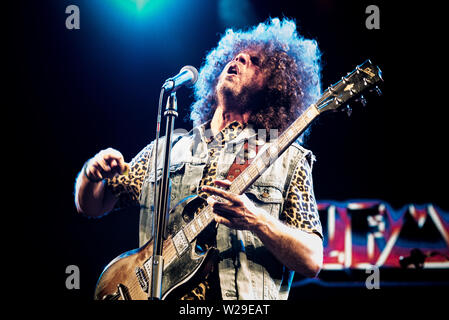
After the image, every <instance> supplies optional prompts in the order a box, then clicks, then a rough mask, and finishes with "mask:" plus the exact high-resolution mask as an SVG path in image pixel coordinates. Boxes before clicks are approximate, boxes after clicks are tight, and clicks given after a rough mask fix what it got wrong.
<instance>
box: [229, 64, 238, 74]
mask: <svg viewBox="0 0 449 320" xmlns="http://www.w3.org/2000/svg"><path fill="white" fill-rule="evenodd" d="M238 73H239V69H238V67H237V65H235V64H232V65H230V66H229V68H228V74H235V75H237V74H238Z"/></svg>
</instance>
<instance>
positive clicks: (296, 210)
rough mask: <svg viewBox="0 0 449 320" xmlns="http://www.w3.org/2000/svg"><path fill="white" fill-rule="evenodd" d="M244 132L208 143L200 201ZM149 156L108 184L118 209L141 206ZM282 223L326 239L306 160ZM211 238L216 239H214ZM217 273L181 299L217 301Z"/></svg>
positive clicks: (229, 130) (230, 131)
mask: <svg viewBox="0 0 449 320" xmlns="http://www.w3.org/2000/svg"><path fill="white" fill-rule="evenodd" d="M243 129H244V127H243V125H242V124H240V123H239V122H236V121H235V122H232V123H231V124H229V125H228V126H227V127H225V128H223V129H222V130H221V131H220V132H219V133H218V134H217V135H215V136H214V137H212V138H210V139H207V143H208V152H209V162H208V164H207V165H206V166H205V168H204V171H203V176H202V179H201V180H200V183H199V188H198V190H199V193H198V195H199V196H200V197H202V198H204V199H207V197H208V195H207V193H206V192H204V191H202V190H201V187H202V186H204V185H208V186H213V185H214V180H215V178H216V173H217V162H218V158H219V155H220V153H221V151H222V149H223V146H224V144H225V142H228V141H232V140H233V139H235V138H236V137H237V135H238V134H239V133H240V132H241V131H242V130H243ZM150 153H151V147H150V145H149V146H147V147H146V148H144V149H143V150H142V151H141V152H140V153H139V154H138V155H137V156H136V157H135V158H134V159H133V160H132V161H131V163H130V170H129V173H128V175H126V176H125V175H119V176H116V177H114V178H112V179H107V180H106V186H107V188H108V189H109V190H110V191H111V192H112V193H113V194H114V195H115V196H116V197H117V198H118V203H117V205H116V207H120V208H123V207H128V206H135V205H137V206H138V205H139V196H140V191H141V188H142V183H143V178H144V175H145V173H146V171H147V166H148V160H149V158H150ZM199 210H201V208H198V210H197V211H198V212H199ZM280 219H281V221H284V223H286V224H288V225H290V226H292V227H295V228H299V229H301V230H303V231H306V232H309V233H315V234H317V235H319V236H320V237H321V238H323V236H322V229H321V223H320V219H319V215H318V210H317V208H316V204H315V198H314V193H313V185H312V173H311V169H310V166H309V165H308V163H307V161H305V160H304V161H302V162H301V163H300V164H298V166H297V168H296V170H295V171H294V173H293V176H292V181H291V183H290V187H289V190H288V192H287V198H286V201H285V204H284V210H283V211H282V213H281V215H280ZM205 231H206V230H205ZM208 232H209V234H207V235H206V237H204V238H209V239H210V238H211V236H212V234H211V230H208ZM203 233H204V232H203ZM200 236H201V235H200ZM212 238H213V239H214V238H215V237H212ZM199 242H202V243H203V245H204V246H205V248H207V247H208V246H212V245H214V240H213V241H212V242H207V241H206V242H204V241H199ZM216 271H217V270H216V268H215V270H213V272H212V273H211V274H210V275H208V276H207V277H206V279H205V280H204V281H202V282H201V283H200V284H199V285H198V286H196V287H195V288H194V289H193V290H191V291H190V292H189V293H187V294H186V295H185V296H183V297H182V299H186V300H203V299H206V298H207V299H209V298H211V296H212V297H216V296H217V294H219V293H217V292H216V290H214V287H215V288H216V287H217V285H219V282H218V275H217V272H216Z"/></svg>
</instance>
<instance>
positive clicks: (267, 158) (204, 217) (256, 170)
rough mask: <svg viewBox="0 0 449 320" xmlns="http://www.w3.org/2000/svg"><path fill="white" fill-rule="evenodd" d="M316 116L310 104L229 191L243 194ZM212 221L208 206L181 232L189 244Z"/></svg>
mask: <svg viewBox="0 0 449 320" xmlns="http://www.w3.org/2000/svg"><path fill="white" fill-rule="evenodd" d="M318 115H319V111H318V109H317V108H316V106H315V105H314V104H312V105H311V106H310V107H309V108H308V109H307V110H306V111H305V112H304V113H303V114H302V115H301V116H300V117H299V118H298V119H296V120H295V121H294V122H293V123H292V124H291V125H290V126H289V127H288V128H287V129H286V130H285V131H284V132H283V133H282V134H281V135H280V136H279V137H278V138H277V139H276V140H275V141H273V142H270V143H267V144H266V147H265V148H264V149H263V150H262V151H261V152H259V154H258V155H257V156H256V157H255V158H254V160H253V161H252V162H251V164H250V165H248V167H247V168H246V169H245V170H244V171H243V172H242V173H240V174H239V175H238V176H237V177H236V178H235V179H234V181H232V183H231V185H230V187H229V191H230V192H232V193H235V194H239V195H240V194H243V193H244V192H245V191H246V189H248V187H249V186H251V184H252V183H253V182H254V181H256V180H257V179H258V178H259V177H260V176H261V175H262V174H263V173H264V172H265V170H266V169H267V168H268V167H269V166H270V165H271V164H272V163H273V162H274V161H275V160H276V159H277V158H278V157H279V156H280V155H281V154H282V153H283V152H284V151H285V150H286V149H287V148H288V147H289V146H290V145H291V144H292V143H293V142H294V141H296V139H298V137H299V136H300V135H301V134H302V133H303V132H304V130H305V129H306V128H307V127H308V125H309V124H310V123H311V122H312V121H313V120H314V119H315V118H316V117H317V116H318ZM213 220H214V215H213V213H212V207H211V206H209V205H208V206H206V207H205V208H204V209H203V210H201V211H200V212H199V213H198V214H197V215H196V217H195V218H194V219H192V221H190V222H189V223H188V224H186V225H185V226H184V228H183V230H184V233H185V235H186V237H187V239H188V240H189V242H191V241H192V240H194V239H195V238H196V237H197V236H198V235H199V234H200V232H201V231H203V230H204V228H206V227H207V226H208V225H209V223H211V222H212V221H213Z"/></svg>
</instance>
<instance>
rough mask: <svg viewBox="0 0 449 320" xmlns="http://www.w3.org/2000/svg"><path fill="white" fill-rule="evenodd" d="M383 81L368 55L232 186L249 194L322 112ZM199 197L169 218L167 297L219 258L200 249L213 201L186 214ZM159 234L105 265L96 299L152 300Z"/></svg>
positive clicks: (164, 291) (164, 295)
mask: <svg viewBox="0 0 449 320" xmlns="http://www.w3.org/2000/svg"><path fill="white" fill-rule="evenodd" d="M381 81H382V76H381V71H380V69H379V68H378V67H377V66H374V65H373V64H372V63H371V61H369V60H367V61H365V62H364V63H363V64H361V65H359V66H357V68H356V69H355V70H353V71H352V72H351V73H348V74H347V75H346V76H345V77H342V79H341V80H340V81H338V82H337V83H335V84H334V85H332V86H330V87H329V88H328V89H327V90H325V92H324V93H323V94H322V96H321V97H320V99H318V101H317V102H316V103H314V104H312V105H311V106H309V107H308V108H307V109H306V110H305V112H304V113H303V114H302V115H301V116H300V117H299V118H298V119H296V120H295V121H294V122H293V123H292V124H291V125H290V126H289V127H288V128H287V129H286V130H285V131H284V132H283V133H282V134H281V135H280V136H279V137H278V138H277V139H276V140H275V141H274V142H271V143H267V144H266V145H265V146H264V147H265V148H263V149H262V150H260V151H259V153H258V154H257V156H256V157H255V158H254V159H253V161H252V162H251V163H250V164H249V165H248V166H247V167H246V169H245V170H243V171H242V172H241V173H240V174H239V175H238V176H237V177H235V179H234V180H233V181H232V183H231V185H230V187H229V191H230V192H232V193H235V194H239V195H240V194H243V193H244V192H245V190H246V189H247V188H248V187H249V186H250V185H251V184H252V183H253V182H254V181H255V180H257V178H259V177H260V176H261V175H262V174H263V173H264V172H265V170H266V169H267V168H268V167H269V166H270V164H271V163H273V162H274V161H275V160H276V159H277V158H278V157H279V156H280V155H281V154H282V153H283V152H284V151H285V150H286V149H287V148H288V147H289V146H290V145H291V144H292V143H293V142H294V141H295V140H296V139H297V138H298V137H299V136H300V135H301V134H302V133H303V132H304V130H305V129H307V127H308V126H309V125H310V124H311V123H312V121H313V120H314V119H316V118H317V117H318V116H319V115H321V114H323V113H326V112H329V111H337V110H345V111H348V112H350V109H348V107H346V106H345V103H346V102H348V101H349V100H359V101H360V102H362V103H363V104H364V103H365V99H364V98H363V96H362V95H361V93H362V92H364V91H366V90H368V89H371V91H373V90H375V91H377V93H380V90H379V88H378V87H377V86H376V84H377V83H379V82H381ZM200 201H204V200H203V199H201V198H199V197H192V198H191V199H190V201H184V202H183V203H182V204H180V205H178V206H177V207H175V208H173V209H172V212H171V213H170V218H171V220H170V221H169V224H168V234H169V235H168V236H167V239H166V240H165V241H164V242H163V258H164V266H163V278H162V294H161V298H162V299H170V298H176V297H180V296H181V295H182V294H184V293H185V292H186V290H185V289H186V288H187V287H188V286H189V285H191V284H192V283H197V282H198V280H201V279H203V278H204V277H205V275H206V274H207V273H208V272H209V270H210V268H211V267H212V266H213V265H214V263H215V261H216V258H217V254H216V253H217V249H215V248H209V249H208V250H207V251H206V252H205V253H204V254H201V255H200V254H197V253H196V251H195V247H196V245H195V242H196V238H197V236H198V235H199V234H200V233H201V231H203V230H204V229H205V228H206V227H207V226H208V225H209V224H210V223H211V222H212V221H213V220H214V218H213V213H212V208H211V207H210V206H208V205H206V206H204V208H203V209H202V210H201V211H200V212H199V213H197V214H196V215H195V216H194V217H193V218H192V219H191V220H190V221H189V222H185V221H184V220H183V219H182V216H183V214H185V213H187V214H188V213H192V212H194V211H195V210H197V208H198V207H199V204H200ZM152 260H153V240H150V241H149V242H147V243H146V244H145V245H143V246H142V247H140V248H138V249H135V250H131V251H128V252H125V253H123V254H122V255H120V256H118V257H117V258H115V259H114V260H113V261H111V262H110V263H109V264H108V265H107V266H106V267H105V269H104V270H103V272H102V274H101V276H100V278H99V280H98V282H97V286H96V289H95V296H94V298H95V299H96V300H147V299H148V297H149V296H151V287H152V286H151V281H152V266H153V261H152Z"/></svg>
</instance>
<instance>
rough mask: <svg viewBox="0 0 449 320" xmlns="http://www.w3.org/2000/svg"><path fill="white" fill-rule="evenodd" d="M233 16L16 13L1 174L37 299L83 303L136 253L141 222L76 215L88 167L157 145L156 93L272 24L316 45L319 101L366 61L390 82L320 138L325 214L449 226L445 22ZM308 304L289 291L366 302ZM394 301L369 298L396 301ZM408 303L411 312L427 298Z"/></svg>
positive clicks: (405, 10)
mask: <svg viewBox="0 0 449 320" xmlns="http://www.w3.org/2000/svg"><path fill="white" fill-rule="evenodd" d="M228 2H229V3H231V6H229V7H228V8H227V9H226V10H225V11H222V14H221V15H220V14H219V1H208V0H192V1H173V2H171V1H168V0H167V1H166V3H165V4H160V3H161V2H160V1H159V2H158V1H155V2H154V3H155V4H158V3H159V5H158V6H159V7H158V8H157V10H155V12H151V13H148V14H147V17H146V18H145V17H144V16H143V15H138V14H137V13H136V12H134V11H133V10H132V8H131V7H129V6H130V5H129V3H132V1H126V0H122V1H115V2H114V1H99V0H90V1H87V0H86V1H81V0H70V1H50V0H48V1H29V2H27V3H21V4H20V5H19V7H18V8H15V9H14V10H9V11H7V13H8V15H10V17H9V18H12V19H11V22H10V24H9V27H8V29H7V33H8V35H11V36H12V37H11V40H12V41H11V42H10V44H11V46H10V47H9V48H10V49H11V50H9V49H8V50H7V51H8V53H12V59H10V60H7V61H5V62H6V67H7V68H11V69H12V71H13V73H12V76H11V78H10V81H9V83H10V84H13V88H12V89H11V90H8V94H12V97H13V99H11V100H10V102H9V103H8V106H9V109H10V110H12V111H13V112H16V113H17V115H16V116H15V117H16V118H15V119H18V120H19V121H18V123H17V125H16V126H14V129H11V130H10V131H8V132H7V133H6V136H5V138H7V140H10V139H9V138H8V136H14V138H15V139H14V141H15V142H14V149H12V150H11V153H10V154H8V156H7V157H8V159H7V160H8V162H9V161H11V162H12V163H13V166H14V168H16V170H15V171H14V172H19V173H20V177H22V176H23V178H21V179H14V180H15V181H17V180H19V185H18V186H17V188H16V189H15V190H16V192H14V195H16V196H18V200H16V203H15V205H16V209H15V210H14V213H13V214H12V215H13V216H14V217H19V218H21V219H20V222H19V223H18V224H16V225H14V226H10V227H9V226H8V227H7V229H9V228H11V229H12V230H13V232H14V233H15V234H17V238H18V241H14V242H13V241H12V240H11V242H13V243H11V244H10V245H11V246H12V247H14V248H15V249H14V251H15V252H18V253H19V255H20V258H22V259H23V260H24V261H25V262H24V265H25V266H26V268H25V269H26V274H27V275H28V276H30V275H32V279H33V285H32V287H34V288H38V290H39V293H40V294H38V295H37V297H38V298H48V299H50V300H61V301H89V300H90V299H91V298H92V296H93V292H94V288H95V283H96V280H97V279H98V276H99V275H100V273H101V271H102V269H103V267H104V266H105V265H106V264H107V263H108V262H109V261H110V260H111V259H113V258H114V257H115V256H117V255H118V254H120V253H122V252H124V251H127V250H129V249H133V248H135V247H137V245H138V212H137V211H135V210H126V211H120V212H113V213H111V214H109V215H108V216H106V217H105V218H103V219H99V220H95V219H87V218H84V217H81V216H79V215H77V213H76V210H75V206H74V200H73V186H74V181H75V177H76V175H77V173H78V172H79V170H80V169H81V167H82V165H83V163H84V162H85V161H86V160H87V159H88V158H90V157H92V156H93V155H94V154H95V153H97V152H98V151H99V150H101V149H105V148H107V147H113V148H115V149H118V150H120V151H121V152H122V153H123V155H124V156H125V160H126V161H129V160H131V158H132V157H133V156H134V155H135V154H137V152H139V151H140V150H141V149H142V148H143V147H145V146H146V145H147V144H148V143H149V142H150V141H151V140H152V139H153V138H154V133H155V114H156V108H157V101H158V95H159V88H160V86H161V84H162V83H163V81H164V80H165V79H166V78H168V77H170V76H172V75H174V74H176V73H177V72H178V71H179V69H180V68H181V67H182V66H184V65H187V64H190V65H194V66H196V67H198V68H199V67H200V65H201V63H202V59H203V58H204V56H205V54H206V52H207V51H209V50H210V49H212V48H213V47H215V45H216V43H217V41H218V40H219V38H220V36H221V35H222V34H223V32H224V31H225V29H226V28H227V27H231V26H236V27H237V28H240V27H247V26H251V25H254V24H257V23H259V22H262V21H264V20H265V19H267V18H268V17H270V16H271V17H282V16H286V17H290V18H294V19H296V22H297V25H298V28H299V32H300V33H301V34H302V35H304V36H305V37H307V38H314V39H316V40H317V41H318V44H319V47H320V49H321V51H322V84H323V88H326V87H327V86H328V85H330V84H332V83H335V82H336V81H338V80H339V79H340V77H341V76H343V75H345V74H346V73H347V72H349V71H351V70H353V69H354V68H355V66H356V65H358V64H360V63H362V62H363V61H364V60H366V59H367V58H369V59H371V61H373V63H375V64H377V65H379V66H380V67H381V69H382V71H383V77H384V80H385V83H384V85H383V87H382V91H383V96H381V97H371V98H369V97H368V105H367V107H365V108H361V107H360V106H354V111H353V115H352V117H350V118H348V117H346V116H345V115H344V114H332V115H329V116H326V117H322V118H320V119H319V120H318V122H317V123H315V124H314V127H313V129H312V132H311V136H310V139H309V140H308V141H307V142H306V147H307V148H309V149H311V150H313V152H314V153H315V155H316V157H317V159H318V161H317V162H316V164H315V167H314V173H313V174H314V183H315V194H316V198H317V199H318V200H348V199H360V198H361V199H381V200H383V201H386V202H388V203H390V204H391V205H392V206H393V207H395V208H398V207H402V206H403V205H406V204H409V203H414V204H424V203H433V204H435V205H437V206H439V207H440V208H442V209H443V210H445V211H447V210H449V203H448V199H447V196H446V193H447V187H446V185H445V182H446V176H447V168H446V163H447V154H446V150H445V149H446V145H447V142H446V138H447V128H446V121H445V110H444V109H445V108H446V107H447V102H446V101H447V100H446V99H447V98H446V93H447V88H445V85H444V79H445V77H446V74H447V73H446V72H445V69H446V60H445V52H444V51H443V49H441V44H442V43H444V41H445V40H444V39H445V37H444V36H443V35H444V32H443V30H444V28H443V27H444V16H443V12H442V8H439V7H438V6H433V7H432V6H430V5H429V6H424V5H423V4H411V3H406V4H396V5H392V4H387V3H386V1H372V2H367V1H335V0H319V1H284V0H276V1H228ZM120 3H127V5H128V7H127V6H126V5H121V4H120ZM70 4H75V5H78V6H79V8H80V13H81V29H80V30H67V29H66V28H65V19H66V17H67V16H68V15H67V14H66V13H65V8H66V6H68V5H70ZM370 4H375V5H377V6H378V7H379V8H380V30H368V29H367V28H366V27H365V19H366V18H367V16H368V15H367V14H365V8H366V7H367V6H368V5H370ZM148 5H151V1H150V2H149V3H148ZM226 13H232V14H231V15H229V14H228V15H226ZM239 17H240V18H239ZM445 89H446V90H445ZM191 102H192V97H191V92H190V91H189V90H188V89H181V90H180V91H179V92H178V107H179V109H180V117H179V119H178V120H177V122H176V126H177V127H184V128H187V129H189V128H190V127H191V124H190V123H189V122H188V121H183V119H184V118H185V116H186V115H187V114H188V110H189V106H190V103H191ZM5 124H7V123H5ZM14 159H15V160H14ZM16 164H18V165H16ZM11 199H12V198H11ZM14 199H15V198H14ZM6 201H7V202H6V204H8V199H6ZM11 239H12V238H11ZM31 261H32V271H31V270H30V269H29V263H30V262H31ZM19 264H22V263H20V262H19ZM72 264H73V265H77V266H78V267H79V268H80V272H81V289H80V290H67V289H66V287H65V279H66V276H67V275H66V274H65V268H66V266H68V265H72ZM36 290H37V289H36ZM304 290H305V289H304V287H299V288H293V289H292V292H291V299H292V300H296V299H304V298H308V299H319V300H325V301H330V300H333V299H334V300H338V299H358V298H360V297H361V296H363V297H364V296H369V294H368V293H367V290H360V289H351V288H340V289H335V288H333V289H330V288H314V289H313V290H311V291H309V293H306V292H305V291H304ZM392 290H393V289H384V291H382V290H380V292H378V293H376V296H377V297H378V298H379V297H380V298H382V297H383V296H382V295H383V294H384V295H385V297H387V296H388V295H389V294H390V295H395V294H396V291H394V290H393V291H392ZM409 290H412V291H409ZM413 290H414V291H413ZM429 290H430V289H429ZM404 292H408V293H409V295H410V296H414V297H416V296H419V295H420V292H421V293H424V292H427V291H426V288H413V287H412V288H411V289H406V290H402V291H401V294H404ZM410 292H412V293H410ZM434 294H436V293H435V292H434ZM343 296H344V297H343Z"/></svg>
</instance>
